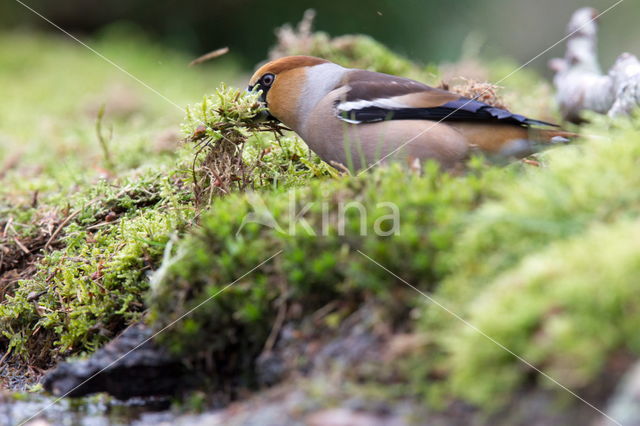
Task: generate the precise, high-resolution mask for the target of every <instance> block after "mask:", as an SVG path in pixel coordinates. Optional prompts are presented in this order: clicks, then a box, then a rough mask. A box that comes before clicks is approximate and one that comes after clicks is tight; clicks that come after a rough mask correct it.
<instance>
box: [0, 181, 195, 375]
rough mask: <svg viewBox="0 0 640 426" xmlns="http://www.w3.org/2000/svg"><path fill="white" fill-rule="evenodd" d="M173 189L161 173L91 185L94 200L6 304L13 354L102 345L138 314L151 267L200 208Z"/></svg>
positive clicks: (37, 359)
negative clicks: (118, 183) (115, 183)
mask: <svg viewBox="0 0 640 426" xmlns="http://www.w3.org/2000/svg"><path fill="white" fill-rule="evenodd" d="M139 178H140V177H139ZM175 190H176V187H175V186H174V182H173V181H172V180H170V179H169V178H167V177H166V176H162V175H159V174H157V173H153V174H150V175H147V176H145V177H144V178H140V179H139V180H136V181H135V182H131V181H129V182H123V183H122V185H121V186H117V187H114V186H113V185H102V186H97V187H94V188H92V189H91V191H90V192H91V195H90V196H91V197H94V198H93V200H95V201H94V202H92V203H87V204H85V205H84V206H82V207H80V209H81V210H79V211H78V214H77V215H75V217H74V220H73V221H71V222H70V223H69V225H68V226H67V227H66V228H65V230H64V237H63V239H62V245H63V248H62V249H59V250H54V251H52V252H50V253H47V254H46V255H45V256H44V257H43V259H42V260H41V261H40V262H39V263H38V264H37V270H36V272H35V274H34V276H33V278H31V279H26V280H22V281H20V282H19V283H18V285H17V286H16V288H15V290H14V291H13V294H11V295H7V296H6V297H5V300H4V301H3V303H2V304H0V328H1V329H2V330H3V332H2V335H3V337H4V338H5V339H6V340H7V343H8V347H9V348H10V349H11V350H12V351H13V353H14V354H18V355H20V356H22V357H23V358H25V359H28V360H29V361H30V362H33V363H37V364H39V365H47V363H48V362H50V361H51V360H52V359H53V358H55V357H56V356H57V355H59V354H62V355H67V354H70V353H75V352H79V351H92V350H94V349H96V348H97V347H98V346H99V345H100V344H101V343H104V342H105V341H107V340H109V339H110V338H111V337H113V335H114V333H115V332H117V331H119V330H120V329H122V328H123V326H124V325H126V324H128V323H129V322H131V321H133V320H136V319H139V318H140V315H141V312H142V311H143V310H144V305H143V296H144V293H145V291H146V290H147V287H148V280H147V279H146V276H145V274H146V273H148V272H150V271H151V270H152V269H153V268H155V267H156V264H157V261H158V260H159V259H160V257H161V255H162V252H163V249H164V246H165V244H166V242H167V240H168V239H169V236H170V235H171V234H172V233H176V232H180V230H181V229H184V227H185V225H186V223H187V221H188V220H189V219H190V218H191V217H192V216H193V214H194V211H193V209H185V208H184V207H185V205H184V204H183V203H182V201H183V200H184V195H182V194H180V193H176V191H175ZM85 197H87V194H85Z"/></svg>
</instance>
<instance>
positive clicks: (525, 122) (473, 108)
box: [341, 98, 558, 127]
mask: <svg viewBox="0 0 640 426" xmlns="http://www.w3.org/2000/svg"><path fill="white" fill-rule="evenodd" d="M341 117H342V118H344V119H347V120H349V121H355V122H358V123H372V122H376V121H384V120H434V121H440V120H441V121H474V122H478V121H481V122H482V121H484V122H487V121H489V122H491V121H493V122H500V123H505V124H516V125H520V126H532V125H539V126H553V127H558V125H557V124H553V123H547V122H545V121H540V120H534V119H531V118H527V117H525V116H523V115H520V114H513V113H511V112H509V111H507V110H504V109H501V108H496V107H493V106H491V105H488V104H485V103H483V102H479V101H476V100H473V99H467V98H460V99H458V100H455V101H451V102H447V103H445V104H443V105H440V106H438V107H432V108H399V109H387V108H381V107H375V106H371V107H364V108H360V109H353V110H350V111H344V112H342V113H341Z"/></svg>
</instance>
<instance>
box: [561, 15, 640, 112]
mask: <svg viewBox="0 0 640 426" xmlns="http://www.w3.org/2000/svg"><path fill="white" fill-rule="evenodd" d="M597 16H598V12H597V11H596V10H595V9H592V8H589V7H585V8H581V9H578V10H577V11H575V12H574V13H573V15H572V17H571V20H570V21H569V25H568V26H567V33H568V34H570V36H569V38H568V40H567V50H566V52H565V56H564V58H556V59H552V60H551V61H550V62H549V67H550V68H551V69H552V70H553V71H554V72H555V76H554V80H553V82H554V85H555V87H556V89H557V92H558V93H557V95H556V98H557V100H558V104H559V105H560V112H561V113H562V116H563V118H564V119H565V120H568V121H571V122H574V123H580V122H583V121H584V119H583V118H582V112H583V111H595V112H597V113H600V114H608V115H609V116H618V115H628V114H630V113H631V111H632V110H633V109H634V108H635V107H637V106H638V105H639V104H640V63H639V62H638V59H637V58H636V57H635V56H633V55H631V54H630V53H623V54H622V55H620V56H619V57H618V59H617V60H616V63H615V64H614V66H613V67H611V69H610V70H609V72H608V73H607V74H603V73H602V69H601V67H600V63H599V60H598V52H597V44H598V23H597V20H596V17H597Z"/></svg>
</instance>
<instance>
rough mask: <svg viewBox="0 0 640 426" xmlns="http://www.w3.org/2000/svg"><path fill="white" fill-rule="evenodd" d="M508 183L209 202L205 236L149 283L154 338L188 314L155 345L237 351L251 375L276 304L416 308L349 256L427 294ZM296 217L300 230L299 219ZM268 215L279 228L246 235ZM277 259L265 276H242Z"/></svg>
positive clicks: (489, 172) (407, 178)
mask: <svg viewBox="0 0 640 426" xmlns="http://www.w3.org/2000/svg"><path fill="white" fill-rule="evenodd" d="M509 173H510V172H509V171H507V170H497V169H485V168H484V167H483V166H480V165H478V166H477V170H476V172H474V173H470V174H468V175H466V176H463V177H453V176H449V175H443V174H441V173H440V172H439V171H438V170H437V167H427V168H426V170H425V174H424V176H416V175H414V174H412V173H407V172H406V171H405V170H403V169H402V168H399V167H392V168H390V169H385V168H381V169H379V170H377V171H376V172H375V173H373V174H371V175H364V176H360V177H344V178H341V179H336V180H329V181H312V182H310V183H309V185H308V186H306V187H304V188H299V189H295V190H292V191H289V192H286V191H276V192H260V193H257V194H253V195H251V194H249V195H247V194H238V195H231V196H229V197H226V198H224V199H220V200H217V201H216V202H215V203H214V205H213V208H212V211H211V212H209V213H208V214H206V215H204V216H203V217H202V220H201V228H200V229H199V230H197V231H196V232H195V233H194V235H193V236H190V237H188V238H186V239H185V240H184V241H182V242H181V243H180V244H178V245H177V247H176V248H175V252H174V254H173V256H174V257H173V260H171V261H170V262H169V263H168V264H167V265H168V266H167V268H166V269H164V270H163V273H162V274H161V275H159V276H158V277H156V282H155V285H154V287H153V289H152V292H151V297H150V301H149V306H150V316H149V320H150V322H151V324H153V325H154V327H156V328H162V327H164V326H166V325H167V324H170V323H172V322H173V321H174V320H176V319H178V318H181V317H182V316H183V315H185V314H187V313H188V316H187V318H185V319H188V321H180V322H177V323H176V324H175V325H172V327H171V328H170V329H169V330H167V331H166V332H164V333H163V334H162V337H161V338H162V340H163V341H164V342H165V343H166V344H167V345H168V346H169V347H171V348H172V349H173V350H174V351H175V352H176V353H178V354H180V355H182V356H186V357H193V356H195V357H196V358H198V357H205V358H207V357H208V360H209V361H212V360H215V359H219V357H224V355H225V354H228V353H229V351H230V350H234V349H233V348H235V350H239V351H240V352H239V354H240V356H242V357H244V358H243V361H242V365H243V366H244V367H247V368H249V367H250V366H251V362H252V361H253V358H254V357H255V356H257V355H258V353H259V352H260V350H261V349H262V347H263V345H264V342H265V339H266V337H267V334H268V333H269V331H270V329H271V324H272V320H273V318H274V315H275V312H276V305H275V301H276V299H278V298H281V297H284V298H285V299H287V300H290V301H291V302H292V303H293V302H294V303H297V304H300V306H302V307H304V309H305V310H306V309H308V310H309V312H312V311H313V310H314V309H317V308H318V307H320V306H322V305H323V304H326V303H327V302H329V301H331V300H334V299H335V298H341V299H350V298H354V299H356V300H357V299H359V298H361V297H363V296H364V295H365V294H373V295H375V297H377V298H379V299H380V300H382V301H385V302H383V303H386V304H387V306H390V307H393V306H395V307H397V306H404V305H403V303H408V304H413V303H414V302H415V296H414V294H413V291H412V290H407V288H406V287H404V286H403V285H401V284H398V283H397V282H396V280H394V279H392V278H391V277H390V275H389V274H388V273H387V272H385V271H384V270H382V269H380V268H379V267H377V266H376V265H374V264H373V263H371V262H370V261H369V260H368V259H366V258H365V257H364V256H362V255H361V254H359V253H358V252H357V250H362V252H364V253H366V254H367V255H369V256H371V257H373V258H374V259H376V260H377V261H379V262H380V263H382V264H383V265H386V266H388V267H390V268H391V269H392V270H394V271H396V272H398V273H401V274H402V276H403V277H405V278H406V279H408V280H410V281H411V282H413V283H415V284H416V285H417V286H419V287H420V288H423V289H428V288H431V287H432V286H434V285H436V283H437V280H438V277H439V275H440V263H439V261H438V260H437V257H438V253H439V252H441V251H442V252H446V251H447V250H449V249H450V248H451V247H452V244H453V242H454V239H455V236H456V234H457V232H458V230H459V228H458V227H459V225H460V224H461V223H462V221H461V218H460V217H461V215H464V214H466V212H467V211H469V210H470V209H473V208H474V207H475V206H476V205H477V203H478V201H479V200H480V199H481V198H482V195H483V192H484V190H485V188H487V187H489V186H490V183H491V182H494V181H495V180H497V179H499V178H500V177H501V176H504V175H505V174H509ZM398 187H403V188H411V191H408V192H399V191H398V190H397V188H398ZM256 197H261V200H262V203H260V204H258V203H256ZM350 202H351V203H353V202H358V203H361V206H362V207H363V208H364V211H365V214H364V215H361V214H359V211H358V210H357V209H355V208H352V209H347V208H346V205H347V203H350ZM384 203H393V204H394V205H395V207H396V208H397V211H398V214H399V216H398V217H397V219H396V220H397V225H398V226H399V229H398V231H399V232H398V233H394V232H389V231H392V230H393V224H392V223H390V222H393V220H392V219H390V218H389V215H392V214H393V211H394V210H393V208H391V207H390V206H389V204H384ZM256 206H257V207H258V208H259V209H261V210H260V211H256V209H255V207H256ZM301 211H305V213H304V215H303V216H302V218H299V217H298V218H296V217H297V216H298V215H299V213H300V212H301ZM267 212H269V214H270V215H272V217H273V218H275V220H276V222H277V226H276V227H275V228H272V227H266V226H263V225H260V224H257V223H249V224H243V220H244V219H245V218H247V217H248V216H247V215H248V214H250V213H251V214H253V215H254V216H253V217H254V218H255V217H258V214H260V215H261V217H263V218H264V217H267V216H268V215H267ZM327 212H328V214H327ZM341 217H343V218H344V221H342V220H341V219H340V218H341ZM385 221H386V222H387V225H386V226H387V227H386V228H385V227H384V226H383V225H382V223H383V222H385ZM243 225H244V226H243ZM361 230H364V232H361ZM376 230H378V232H376ZM380 231H383V232H380ZM276 253H279V254H278V255H277V256H276V257H275V258H274V259H273V260H272V261H269V262H268V263H267V264H266V265H264V267H261V268H258V269H257V270H254V271H253V272H251V273H250V274H249V275H247V276H242V274H244V273H245V272H247V271H251V270H253V269H254V268H255V267H256V266H257V265H258V264H260V263H261V262H263V261H264V260H265V259H267V258H269V257H270V256H273V255H275V254H276ZM416 254H419V255H416ZM235 280H238V281H237V282H235V283H234V284H233V285H231V286H229V287H227V286H228V285H229V284H230V283H232V282H234V281H235ZM392 295H393V296H392ZM196 307H197V309H196ZM193 309H195V310H194V311H193V312H191V311H192V310H193ZM402 310H404V308H403V309H402ZM248 366H249V367H248ZM236 367H237V366H236ZM244 373H246V371H244Z"/></svg>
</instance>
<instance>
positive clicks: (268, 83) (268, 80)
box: [260, 74, 276, 87]
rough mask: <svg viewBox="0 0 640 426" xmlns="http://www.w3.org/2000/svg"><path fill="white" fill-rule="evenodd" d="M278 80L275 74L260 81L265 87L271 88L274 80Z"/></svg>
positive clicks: (266, 75) (267, 75)
mask: <svg viewBox="0 0 640 426" xmlns="http://www.w3.org/2000/svg"><path fill="white" fill-rule="evenodd" d="M275 79H276V76H275V75H273V74H265V75H263V76H262V78H261V79H260V84H261V85H262V86H264V87H269V86H271V85H272V84H273V80H275Z"/></svg>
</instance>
